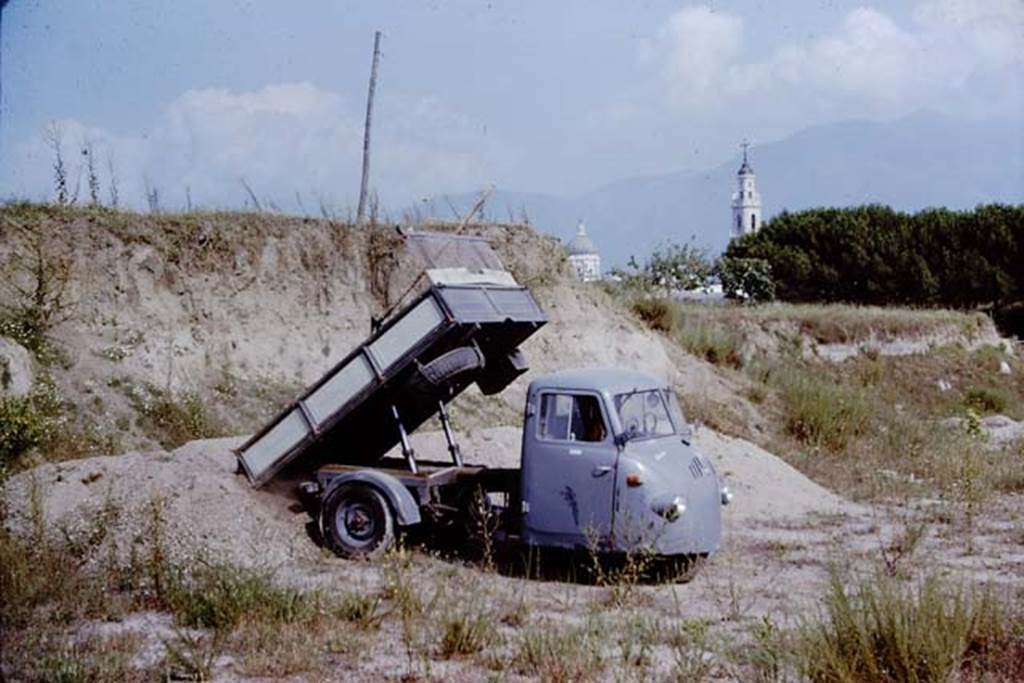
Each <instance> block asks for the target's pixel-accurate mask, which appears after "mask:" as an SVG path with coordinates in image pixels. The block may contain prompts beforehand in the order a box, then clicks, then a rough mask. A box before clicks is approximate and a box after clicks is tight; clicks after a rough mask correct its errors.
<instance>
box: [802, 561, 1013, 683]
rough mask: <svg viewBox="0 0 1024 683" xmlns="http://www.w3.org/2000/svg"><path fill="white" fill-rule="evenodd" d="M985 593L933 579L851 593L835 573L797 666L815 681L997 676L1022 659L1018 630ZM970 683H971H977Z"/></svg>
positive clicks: (867, 585)
mask: <svg viewBox="0 0 1024 683" xmlns="http://www.w3.org/2000/svg"><path fill="white" fill-rule="evenodd" d="M1014 619H1015V618H1014V617H1011V616H1010V615H1008V614H1007V613H1006V611H1005V609H1004V608H1003V607H1002V604H1001V603H1000V601H998V600H996V599H995V598H994V597H993V596H992V595H991V594H990V593H987V592H966V591H964V590H963V589H960V588H957V587H954V586H949V585H947V584H945V583H944V582H943V581H941V580H940V579H938V578H936V577H928V578H925V579H924V580H922V582H921V583H920V584H919V585H918V586H916V587H905V586H903V585H902V584H900V583H899V582H898V581H897V580H896V579H892V578H888V577H885V576H881V575H879V576H875V577H872V578H871V579H869V580H865V581H862V582H861V583H859V584H858V585H857V586H856V587H854V588H852V589H847V588H846V587H845V586H844V585H843V583H842V580H841V578H840V576H839V575H838V572H835V571H834V572H833V574H832V578H831V582H830V587H829V591H828V594H827V595H826V596H825V600H824V613H823V614H822V615H821V617H820V618H819V619H818V620H817V621H812V622H810V623H807V624H805V625H804V627H803V629H802V632H801V634H800V638H799V642H798V646H797V661H798V663H799V668H800V669H801V672H802V673H803V675H804V676H806V677H807V678H808V679H810V680H812V681H851V682H859V681H865V682H868V681H871V682H874V681H879V682H881V681H946V680H951V679H952V678H954V675H955V674H957V673H959V672H960V671H961V670H964V669H966V670H968V671H974V672H979V673H980V672H990V673H995V674H997V678H999V676H998V674H999V673H1000V670H1003V668H1004V667H1008V666H1011V664H1008V663H1007V662H1006V661H1004V660H1005V656H1004V652H1005V651H1006V649H1007V648H1015V649H1016V652H1017V654H1018V655H1019V654H1020V652H1021V649H1020V648H1021V643H1020V640H1019V638H1020V631H1019V629H1020V622H1019V618H1018V619H1017V621H1016V623H1014ZM972 680H973V678H972Z"/></svg>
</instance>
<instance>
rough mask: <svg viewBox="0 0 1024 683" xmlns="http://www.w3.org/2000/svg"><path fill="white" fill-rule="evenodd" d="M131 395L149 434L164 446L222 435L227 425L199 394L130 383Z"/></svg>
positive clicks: (143, 425)
mask: <svg viewBox="0 0 1024 683" xmlns="http://www.w3.org/2000/svg"><path fill="white" fill-rule="evenodd" d="M127 389H128V396H129V398H130V399H131V400H132V403H133V405H134V407H135V410H136V411H138V413H139V415H140V416H141V426H142V428H143V430H144V431H145V432H146V434H147V435H148V436H150V437H152V438H153V439H155V440H156V441H158V442H159V443H160V445H161V446H163V447H164V448H177V447H178V446H181V445H182V444H184V443H187V442H189V441H192V440H194V439H208V438H211V437H215V436H222V435H223V432H224V428H223V425H221V423H220V422H219V421H218V420H217V419H216V418H215V417H214V416H213V415H212V414H211V413H210V411H209V409H208V408H207V407H206V404H205V403H203V401H202V399H201V398H199V396H198V394H194V393H191V392H183V393H180V394H175V393H172V392H170V391H165V390H163V389H158V388H157V387H155V386H153V385H151V384H146V385H144V386H143V387H142V388H141V389H139V388H136V387H132V386H129V387H127Z"/></svg>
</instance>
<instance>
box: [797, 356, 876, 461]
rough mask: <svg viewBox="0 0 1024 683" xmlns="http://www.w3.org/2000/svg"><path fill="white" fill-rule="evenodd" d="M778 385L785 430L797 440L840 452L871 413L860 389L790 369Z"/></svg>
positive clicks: (859, 431) (862, 429) (861, 428)
mask: <svg viewBox="0 0 1024 683" xmlns="http://www.w3.org/2000/svg"><path fill="white" fill-rule="evenodd" d="M781 384H782V402H783V409H784V414H785V427H786V431H787V432H789V434H791V435H792V436H794V437H795V438H796V439H798V440H799V441H802V442H803V443H805V444H807V445H809V446H815V447H820V448H826V449H828V450H830V451H833V452H842V451H844V450H846V446H847V445H848V444H849V442H850V440H851V439H852V438H854V437H856V436H859V435H861V434H862V433H863V432H864V431H865V429H866V428H867V425H868V421H869V419H870V417H871V414H872V410H871V404H870V402H869V401H868V399H867V397H866V396H865V395H864V393H863V392H862V390H860V389H857V388H853V387H848V386H843V385H841V384H837V383H835V382H833V381H831V380H829V379H823V378H820V377H819V376H817V375H815V374H813V373H810V372H799V371H793V370H790V371H788V372H786V373H784V376H783V377H782V380H781Z"/></svg>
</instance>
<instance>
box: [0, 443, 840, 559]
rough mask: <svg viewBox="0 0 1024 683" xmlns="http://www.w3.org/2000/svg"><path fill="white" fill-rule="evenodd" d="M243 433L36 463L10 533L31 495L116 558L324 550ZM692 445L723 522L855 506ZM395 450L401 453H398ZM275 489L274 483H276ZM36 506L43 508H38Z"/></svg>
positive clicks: (743, 450) (732, 448)
mask: <svg viewBox="0 0 1024 683" xmlns="http://www.w3.org/2000/svg"><path fill="white" fill-rule="evenodd" d="M520 439H521V435H520V432H519V430H518V429H516V428H514V427H502V428H495V429H478V430H471V431H469V432H467V433H465V434H463V435H460V445H461V447H462V450H463V454H464V457H465V459H466V461H467V462H471V463H479V464H486V465H490V466H492V467H514V466H517V465H518V462H519V450H520ZM240 442H241V440H240V439H238V438H230V439H210V440H205V441H194V442H192V443H189V444H186V445H185V446H182V447H181V448H179V449H177V450H175V451H173V452H166V451H154V452H136V453H128V454H125V455H120V456H112V457H97V458H87V459H83V460H73V461H67V462H62V463H56V464H47V465H42V466H39V467H37V468H35V469H33V470H30V471H27V472H23V473H21V474H18V475H16V476H14V477H12V478H11V479H10V481H9V482H8V484H7V492H6V496H7V505H8V509H9V510H10V512H11V522H12V524H13V526H14V527H15V528H16V529H19V530H21V531H23V532H28V531H29V530H31V529H32V528H33V523H34V521H33V512H32V511H33V507H34V504H33V498H35V500H37V501H38V505H39V506H41V510H42V511H41V515H42V517H43V518H44V519H45V524H46V528H47V529H48V531H49V532H51V533H57V534H62V535H64V536H65V537H67V538H69V539H79V540H84V539H89V538H95V537H96V534H97V533H98V531H99V529H100V526H102V527H103V531H104V533H105V536H104V537H105V538H110V539H112V540H113V545H114V547H115V548H116V549H117V551H118V553H119V554H121V556H122V557H129V556H130V554H131V552H132V547H133V546H136V548H137V550H139V552H144V551H142V550H141V548H142V547H143V546H144V545H145V543H146V541H147V539H149V538H150V537H152V536H153V535H154V534H156V533H159V534H162V535H163V540H164V546H165V549H166V551H167V553H168V554H169V555H170V556H171V557H172V558H175V559H181V560H186V559H190V558H193V557H195V556H196V555H197V554H203V553H205V554H206V555H207V556H208V557H209V558H210V559H212V560H224V561H230V562H233V563H237V564H241V565H246V566H260V567H267V566H270V567H289V566H291V567H295V566H296V565H309V564H312V563H315V562H316V561H317V560H318V559H319V558H322V557H323V556H322V555H321V553H320V550H319V549H318V548H317V547H316V545H315V544H314V543H313V542H312V541H311V539H310V537H309V535H308V533H307V531H306V524H307V523H308V522H309V521H310V520H309V517H308V515H307V514H306V513H305V512H304V511H303V510H302V509H301V506H299V505H298V503H297V501H296V500H295V498H294V496H293V495H292V493H293V491H294V489H293V488H292V487H293V486H294V482H281V483H280V484H279V485H277V486H276V487H273V486H272V487H271V489H270V490H261V491H256V490H253V489H252V488H251V487H250V486H249V483H248V481H247V480H246V479H245V478H244V477H243V476H241V475H239V474H237V473H236V466H235V458H234V456H233V455H232V453H231V450H230V449H231V448H232V447H234V446H237V445H238V444H239V443H240ZM696 445H697V446H698V448H699V449H700V450H701V452H702V453H704V454H705V455H707V456H708V457H710V458H711V459H712V461H713V462H714V463H715V465H716V467H717V468H718V470H719V472H720V473H721V474H722V475H723V476H724V477H725V479H726V481H727V482H728V484H729V485H730V487H731V488H732V489H733V490H734V491H735V493H736V498H735V500H734V502H733V505H732V507H730V508H729V510H728V513H727V518H732V519H733V520H734V521H735V522H736V523H738V524H741V525H745V524H754V523H756V522H770V521H777V520H780V519H784V518H790V517H801V516H804V515H808V514H814V513H821V514H829V513H835V512H843V511H850V510H852V506H850V504H849V503H846V502H845V501H843V500H842V499H841V498H839V497H838V496H836V495H834V494H832V493H830V492H828V491H826V490H825V489H823V488H821V487H820V486H818V485H816V484H814V483H813V482H811V481H810V480H808V479H807V478H806V477H804V476H803V475H801V474H800V473H799V472H797V471H796V470H794V469H793V468H792V467H790V466H789V465H787V464H786V463H784V462H783V461H782V460H780V459H779V458H777V457H775V456H773V455H771V454H770V453H767V452H766V451H764V450H762V449H760V448H758V447H757V446H754V445H753V444H750V443H748V442H746V441H743V440H741V439H733V438H729V437H725V436H722V435H720V434H717V433H715V432H713V431H711V430H710V429H702V430H701V431H700V433H699V435H698V438H697V441H696ZM413 446H414V448H416V451H417V455H418V457H420V458H422V459H428V460H439V461H444V460H445V459H447V458H448V452H447V445H446V443H445V441H444V437H443V434H442V433H440V432H425V433H422V434H415V435H413ZM396 455H397V454H396ZM275 489H276V490H275ZM37 509H38V506H37Z"/></svg>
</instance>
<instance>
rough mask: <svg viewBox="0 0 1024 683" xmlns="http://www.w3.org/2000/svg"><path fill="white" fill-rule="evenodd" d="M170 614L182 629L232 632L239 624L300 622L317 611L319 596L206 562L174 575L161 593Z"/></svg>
mask: <svg viewBox="0 0 1024 683" xmlns="http://www.w3.org/2000/svg"><path fill="white" fill-rule="evenodd" d="M167 601H168V604H169V607H170V608H171V611H172V612H173V613H174V614H175V616H176V617H177V618H178V621H180V622H181V623H182V624H183V625H185V626H191V627H198V628H212V629H215V630H220V629H228V630H230V629H231V628H234V627H235V626H237V625H238V624H239V623H241V622H242V621H243V620H252V621H262V622H268V623H285V624H290V623H300V622H304V621H308V620H310V619H311V618H313V617H314V616H316V615H317V614H318V613H319V607H320V597H319V595H318V594H316V593H304V592H302V591H300V590H298V589H295V588H289V587H286V586H281V585H278V584H277V583H275V582H274V580H273V577H272V576H271V575H270V574H269V573H268V572H263V571H258V570H253V569H245V568H242V567H238V566H235V565H229V564H206V565H202V566H200V568H199V569H198V570H197V571H196V572H195V573H194V574H193V575H192V576H191V577H190V578H182V577H178V578H177V579H175V580H174V581H172V585H171V586H170V587H169V589H168V591H167Z"/></svg>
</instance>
